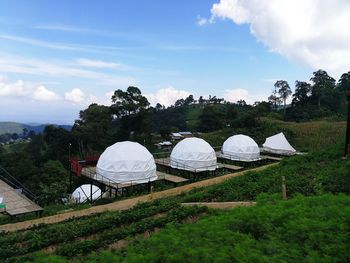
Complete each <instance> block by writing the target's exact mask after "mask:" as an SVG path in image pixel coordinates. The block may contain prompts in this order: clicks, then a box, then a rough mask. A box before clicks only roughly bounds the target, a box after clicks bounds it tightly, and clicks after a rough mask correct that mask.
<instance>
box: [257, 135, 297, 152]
mask: <svg viewBox="0 0 350 263" xmlns="http://www.w3.org/2000/svg"><path fill="white" fill-rule="evenodd" d="M263 151H265V152H270V153H275V154H281V155H293V154H296V150H295V149H294V148H293V147H292V146H291V145H290V144H289V142H288V140H287V139H286V137H285V136H284V134H283V132H281V133H278V134H276V135H273V136H271V137H268V138H266V140H265V143H264V144H263Z"/></svg>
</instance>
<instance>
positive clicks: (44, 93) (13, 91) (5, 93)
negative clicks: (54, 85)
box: [0, 77, 60, 101]
mask: <svg viewBox="0 0 350 263" xmlns="http://www.w3.org/2000/svg"><path fill="white" fill-rule="evenodd" d="M0 97H27V98H31V99H34V100H38V101H56V100H60V97H59V96H58V95H57V94H56V93H55V92H54V91H51V90H49V89H47V88H46V87H45V86H43V85H39V86H37V85H35V84H34V83H31V82H27V81H23V80H17V81H14V82H11V81H10V80H9V79H7V78H6V77H0Z"/></svg>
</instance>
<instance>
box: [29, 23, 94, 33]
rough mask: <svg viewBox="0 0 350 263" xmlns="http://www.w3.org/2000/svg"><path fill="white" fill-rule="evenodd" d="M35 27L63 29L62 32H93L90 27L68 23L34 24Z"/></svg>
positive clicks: (53, 29)
mask: <svg viewBox="0 0 350 263" xmlns="http://www.w3.org/2000/svg"><path fill="white" fill-rule="evenodd" d="M34 28H35V29H44V30H52V31H63V32H78V33H89V32H93V31H92V30H91V29H88V28H82V27H75V26H70V25H69V26H68V25H39V26H35V27H34Z"/></svg>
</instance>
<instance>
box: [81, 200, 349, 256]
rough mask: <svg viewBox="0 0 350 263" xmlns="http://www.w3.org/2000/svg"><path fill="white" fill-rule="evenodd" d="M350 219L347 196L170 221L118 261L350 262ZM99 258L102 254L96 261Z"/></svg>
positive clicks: (278, 204)
mask: <svg viewBox="0 0 350 263" xmlns="http://www.w3.org/2000/svg"><path fill="white" fill-rule="evenodd" d="M349 220H350V197H349V196H345V195H340V196H332V195H323V196H314V197H308V198H305V197H301V196H300V197H297V198H294V199H292V200H289V201H287V202H283V201H278V202H273V201H270V202H267V203H265V204H260V205H258V206H256V207H248V208H240V209H234V210H231V211H229V212H223V213H222V214H220V215H217V216H209V217H208V218H205V219H202V220H200V221H199V222H198V223H196V224H189V225H183V226H176V225H169V226H167V227H166V229H165V230H163V231H162V232H160V233H157V234H155V235H153V236H152V237H151V238H150V239H148V240H143V241H141V242H136V243H134V245H133V246H131V247H129V249H128V250H127V253H126V256H124V255H125V254H124V253H120V254H119V255H116V256H114V260H115V261H116V262H118V261H119V260H118V259H122V260H123V262H348V261H349V260H350V254H349V253H348V252H349V249H350V236H349V234H348V231H349ZM150 248H151V249H150ZM123 254H124V255H123ZM110 256H112V255H110ZM112 257H113V256H112ZM96 259H101V256H100V257H96V258H92V259H91V262H96ZM87 262H88V261H87Z"/></svg>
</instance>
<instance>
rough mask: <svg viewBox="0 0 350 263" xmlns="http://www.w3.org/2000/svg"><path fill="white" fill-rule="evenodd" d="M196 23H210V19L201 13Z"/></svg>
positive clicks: (200, 24)
mask: <svg viewBox="0 0 350 263" xmlns="http://www.w3.org/2000/svg"><path fill="white" fill-rule="evenodd" d="M196 23H197V25H199V26H204V25H206V24H208V23H209V20H208V19H207V18H205V17H201V16H200V15H198V16H197V21H196Z"/></svg>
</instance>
